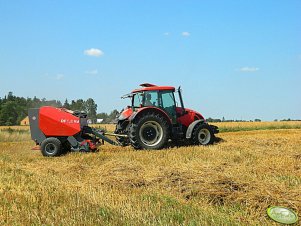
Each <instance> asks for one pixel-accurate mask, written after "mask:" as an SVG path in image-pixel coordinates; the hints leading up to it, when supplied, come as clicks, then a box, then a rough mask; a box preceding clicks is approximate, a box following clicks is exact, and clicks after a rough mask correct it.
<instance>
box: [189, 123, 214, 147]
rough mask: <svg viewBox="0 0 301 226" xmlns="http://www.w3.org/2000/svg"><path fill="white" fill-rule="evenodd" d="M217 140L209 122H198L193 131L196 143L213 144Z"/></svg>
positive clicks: (193, 140)
mask: <svg viewBox="0 0 301 226" xmlns="http://www.w3.org/2000/svg"><path fill="white" fill-rule="evenodd" d="M214 140H215V136H214V133H213V131H212V129H211V127H210V126H209V125H208V124H204V123H201V124H198V125H196V127H195V128H194V130H193V132H192V142H193V144H196V145H209V144H213V142H214Z"/></svg>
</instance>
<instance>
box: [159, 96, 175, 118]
mask: <svg viewBox="0 0 301 226" xmlns="http://www.w3.org/2000/svg"><path fill="white" fill-rule="evenodd" d="M159 107H160V108H161V109H162V110H164V111H165V112H166V113H167V114H168V116H169V117H170V118H171V121H172V123H173V124H176V123H177V114H176V102H175V97H174V93H173V92H172V91H160V92H159Z"/></svg>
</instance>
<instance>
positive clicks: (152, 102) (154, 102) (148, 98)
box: [143, 91, 159, 107]
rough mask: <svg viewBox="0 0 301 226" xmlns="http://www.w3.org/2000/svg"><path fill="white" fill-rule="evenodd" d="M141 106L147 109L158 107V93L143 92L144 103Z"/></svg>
mask: <svg viewBox="0 0 301 226" xmlns="http://www.w3.org/2000/svg"><path fill="white" fill-rule="evenodd" d="M143 106H145V107H149V106H154V107H159V98H158V92H157V91H146V92H144V101H143Z"/></svg>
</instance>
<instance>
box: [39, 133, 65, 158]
mask: <svg viewBox="0 0 301 226" xmlns="http://www.w3.org/2000/svg"><path fill="white" fill-rule="evenodd" d="M41 152H42V154H43V155H44V156H47V157H54V156H59V155H61V154H62V152H63V148H62V143H61V141H60V140H59V139H57V138H55V137H49V138H46V139H45V140H43V142H42V143H41Z"/></svg>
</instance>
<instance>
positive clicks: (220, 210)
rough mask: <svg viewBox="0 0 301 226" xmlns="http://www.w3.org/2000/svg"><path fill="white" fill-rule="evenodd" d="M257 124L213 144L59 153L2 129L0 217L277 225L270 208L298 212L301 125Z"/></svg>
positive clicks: (11, 221)
mask: <svg viewBox="0 0 301 226" xmlns="http://www.w3.org/2000/svg"><path fill="white" fill-rule="evenodd" d="M220 125H221V124H218V126H220ZM252 125H253V127H252ZM254 125H255V124H245V126H243V124H239V126H241V128H242V129H241V130H240V131H239V130H237V129H233V130H232V131H235V132H226V131H229V130H230V129H228V130H227V129H224V131H225V132H222V133H220V134H219V135H218V136H219V137H220V138H221V141H220V142H218V143H217V144H215V145H212V146H206V147H204V146H190V147H178V148H177V147H175V148H169V149H165V150H160V151H135V150H133V149H132V148H131V147H125V148H123V147H116V146H111V145H108V144H106V145H104V146H102V147H101V151H100V152H98V153H89V154H84V153H69V154H67V155H65V156H62V157H58V158H45V157H42V156H41V154H40V152H39V151H33V150H31V148H32V147H33V146H34V143H33V142H32V141H31V140H30V135H29V133H28V131H27V130H28V128H27V129H26V128H25V127H12V129H13V130H15V131H8V130H7V127H0V195H1V199H0V224H1V225H31V224H37V225H41V224H45V225H169V224H170V225H273V224H274V223H273V222H272V221H271V220H270V219H268V218H267V216H266V208H267V207H268V206H270V205H282V206H287V207H290V208H292V209H294V210H295V211H297V212H299V213H301V195H300V191H301V129H299V126H300V123H299V122H296V123H295V124H293V123H289V127H287V126H288V124H285V123H284V124H281V126H279V124H277V123H270V124H268V125H267V124H265V123H261V124H260V123H257V124H256V127H257V128H256V129H254ZM283 125H285V126H283ZM231 126H232V127H231ZM277 126H278V127H277ZM220 127H221V126H220ZM237 127H238V126H237V124H232V125H231V124H227V125H226V124H224V125H223V127H222V128H237ZM247 127H249V128H251V129H245V128H247ZM106 128H107V129H108V130H112V128H113V127H112V126H111V125H107V126H106ZM275 128H276V129H275ZM277 128H278V129H277ZM1 130H2V131H1ZM21 130H24V131H21ZM247 130H252V131H247ZM299 217H300V215H299ZM274 225H277V224H274Z"/></svg>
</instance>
